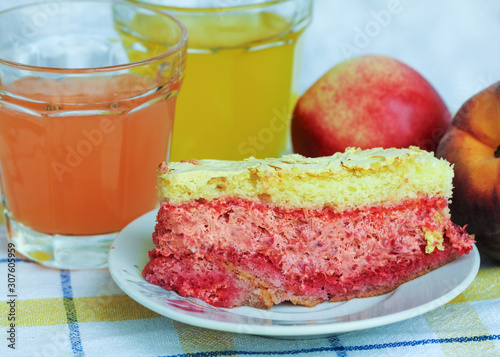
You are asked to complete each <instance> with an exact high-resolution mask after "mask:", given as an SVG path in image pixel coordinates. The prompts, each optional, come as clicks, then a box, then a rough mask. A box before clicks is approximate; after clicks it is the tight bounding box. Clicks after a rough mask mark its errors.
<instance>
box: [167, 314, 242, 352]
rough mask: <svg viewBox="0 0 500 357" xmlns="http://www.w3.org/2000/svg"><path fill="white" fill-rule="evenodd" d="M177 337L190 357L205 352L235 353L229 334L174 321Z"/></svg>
mask: <svg viewBox="0 0 500 357" xmlns="http://www.w3.org/2000/svg"><path fill="white" fill-rule="evenodd" d="M174 326H175V329H176V330H177V335H178V336H179V341H180V343H181V346H182V349H183V350H184V352H185V353H186V355H188V356H189V354H192V353H200V352H204V351H217V352H222V351H234V350H235V348H234V341H233V336H232V335H231V334H230V333H228V332H220V331H214V330H207V329H203V328H199V327H194V326H189V325H186V324H183V323H181V322H177V321H174ZM237 355H238V354H232V353H230V354H227V355H226V354H224V356H228V357H230V356H237Z"/></svg>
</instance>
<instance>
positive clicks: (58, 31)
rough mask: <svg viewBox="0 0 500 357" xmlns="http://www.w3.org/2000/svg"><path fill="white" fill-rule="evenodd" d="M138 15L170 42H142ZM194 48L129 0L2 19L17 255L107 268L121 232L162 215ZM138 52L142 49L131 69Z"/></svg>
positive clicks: (81, 3)
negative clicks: (189, 52) (164, 177)
mask: <svg viewBox="0 0 500 357" xmlns="http://www.w3.org/2000/svg"><path fill="white" fill-rule="evenodd" d="M137 13H141V16H144V17H147V18H150V19H151V20H152V21H156V23H157V27H158V28H159V29H163V30H164V31H168V32H169V33H170V34H171V37H170V38H169V40H168V41H161V42H159V41H157V40H155V39H154V38H153V37H152V36H151V35H150V34H149V35H148V33H147V32H143V33H142V34H141V35H140V36H138V35H137V34H134V32H133V31H131V30H130V27H129V24H130V21H131V20H132V19H134V18H135V16H136V14H137ZM116 14H120V16H119V17H120V19H121V20H120V21H116V19H115V16H116ZM40 19H42V20H43V19H46V22H40V21H42V20H40ZM186 41H187V30H186V29H185V28H184V26H183V25H182V24H181V23H180V22H178V21H177V20H176V19H174V18H172V17H170V16H169V15H167V14H165V13H163V12H160V11H157V10H152V9H146V8H143V7H140V6H138V5H134V4H130V3H125V2H123V3H121V2H107V1H94V0H76V1H75V0H73V1H67V2H66V1H63V0H61V1H58V2H57V3H53V4H52V5H51V6H47V4H44V3H39V4H37V3H35V4H31V5H26V6H20V7H16V8H12V9H9V10H6V11H4V12H0V166H1V184H2V198H3V202H4V205H5V220H6V225H7V232H8V237H9V240H11V241H12V242H13V243H14V244H15V245H16V250H17V251H18V252H20V253H22V254H23V255H25V256H26V257H28V258H30V259H32V260H34V261H36V262H39V263H41V264H43V265H46V266H50V267H56V268H64V269H79V268H101V267H105V266H106V264H107V254H108V250H109V246H110V243H111V241H112V240H113V238H114V237H115V236H116V233H117V232H118V231H119V230H121V229H122V228H124V227H125V226H126V225H127V224H128V223H129V222H131V221H132V220H133V219H135V218H137V217H139V216H140V215H142V214H144V213H146V212H148V211H150V210H152V209H154V208H155V207H156V206H157V202H158V199H157V193H156V175H155V171H156V168H157V167H158V165H159V164H160V163H161V162H162V161H165V160H167V158H168V153H169V149H170V141H171V134H172V127H173V120H174V110H175V105H176V97H177V93H178V91H179V87H180V84H181V81H182V77H183V74H184V65H185V55H186V53H185V51H186ZM129 45H130V46H131V45H133V46H134V47H135V48H136V49H138V48H140V49H142V50H141V51H137V50H136V51H135V58H134V59H133V60H132V61H131V59H130V58H129V57H128V54H127V46H129Z"/></svg>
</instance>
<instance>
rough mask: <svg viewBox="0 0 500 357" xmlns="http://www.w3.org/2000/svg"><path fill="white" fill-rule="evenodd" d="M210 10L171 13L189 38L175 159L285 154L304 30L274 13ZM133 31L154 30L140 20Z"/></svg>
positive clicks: (179, 101)
mask: <svg viewBox="0 0 500 357" xmlns="http://www.w3.org/2000/svg"><path fill="white" fill-rule="evenodd" d="M155 4H158V2H155ZM160 8H162V7H160ZM164 9H165V10H166V11H168V10H169V9H168V8H164ZM205 10H206V12H205V13H204V14H203V15H202V16H196V15H195V14H192V13H190V12H186V13H179V12H175V11H172V12H171V13H172V14H173V15H174V16H176V17H177V18H179V20H181V21H182V22H183V23H184V24H185V25H186V27H187V28H188V30H189V36H190V38H189V41H188V56H187V67H188V70H187V72H186V76H185V78H184V83H183V87H182V93H181V94H180V95H179V98H178V105H177V112H176V120H175V124H174V136H173V144H172V151H171V159H172V160H173V161H179V160H187V159H193V158H195V159H200V158H209V159H226V160H240V159H242V158H245V157H248V156H254V157H257V158H265V157H277V156H280V155H282V154H283V153H284V152H285V151H286V150H287V146H288V143H289V122H290V118H291V112H292V110H293V107H294V105H295V101H296V99H297V96H298V94H297V88H296V87H297V85H296V83H295V82H294V79H296V76H294V72H295V71H296V70H297V67H298V65H297V59H298V57H297V52H298V50H299V39H300V37H301V34H302V32H303V30H304V28H301V29H296V28H295V24H294V23H293V21H291V20H289V19H285V18H284V17H282V16H279V15H278V14H275V13H272V12H265V11H264V12H249V13H238V12H236V13H230V14H228V13H219V12H218V11H219V10H218V9H213V11H211V12H210V11H209V10H207V9H205ZM134 26H135V28H136V29H137V30H138V32H140V31H141V28H147V27H149V26H154V24H153V23H151V22H146V21H141V19H140V18H137V19H136V21H135V22H134ZM159 36H160V34H159Z"/></svg>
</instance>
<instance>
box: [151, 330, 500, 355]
mask: <svg viewBox="0 0 500 357" xmlns="http://www.w3.org/2000/svg"><path fill="white" fill-rule="evenodd" d="M493 340H500V335H483V336H467V337H454V338H436V339H427V340H413V341H401V342H392V343H380V344H373V345H360V346H338V347H336V346H331V347H318V348H307V349H300V350H288V351H255V352H253V351H210V352H198V353H188V354H177V355H163V356H159V357H188V356H189V357H215V356H231V355H237V354H239V355H244V356H252V355H254V356H258V355H276V356H280V355H297V354H301V353H302V354H305V353H316V352H338V351H370V350H381V349H384V348H393V347H411V346H422V345H429V344H443V343H468V342H483V341H493Z"/></svg>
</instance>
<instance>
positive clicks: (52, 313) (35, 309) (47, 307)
mask: <svg viewBox="0 0 500 357" xmlns="http://www.w3.org/2000/svg"><path fill="white" fill-rule="evenodd" d="M15 310H16V311H15V318H16V320H15V321H14V322H15V324H16V326H48V325H59V324H64V323H66V322H67V317H66V310H65V309H64V304H63V299H62V298H47V299H26V300H16V306H15ZM9 311H10V306H9V305H8V304H7V303H2V304H1V305H0V314H1V316H5V317H6V318H4V319H0V326H2V327H5V326H8V324H10V323H11V322H13V321H8V319H7V316H8V314H9Z"/></svg>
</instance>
